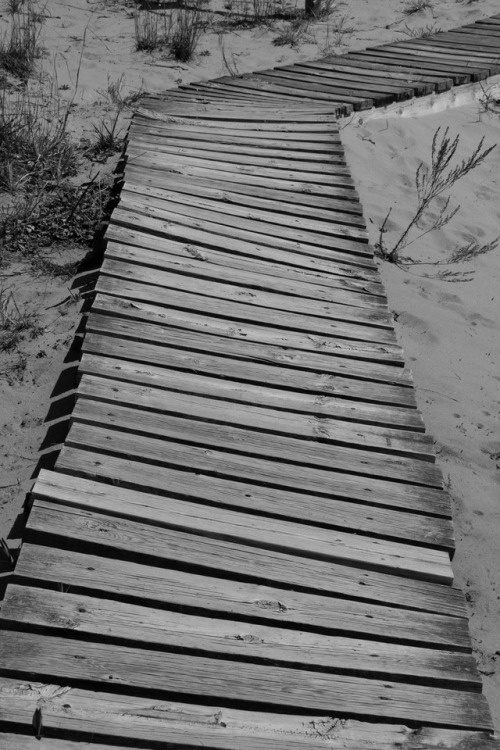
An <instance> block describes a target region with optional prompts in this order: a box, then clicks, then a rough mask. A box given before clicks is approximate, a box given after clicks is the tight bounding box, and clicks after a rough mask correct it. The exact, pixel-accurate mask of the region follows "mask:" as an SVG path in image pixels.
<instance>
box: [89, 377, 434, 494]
mask: <svg viewBox="0 0 500 750" xmlns="http://www.w3.org/2000/svg"><path fill="white" fill-rule="evenodd" d="M96 374H99V373H96ZM169 383H171V387H170V388H169V387H168V384H169ZM231 386H232V387H231ZM92 387H94V390H93V391H91V388H92ZM237 388H238V386H236V387H235V384H231V382H228V381H224V380H223V381H219V380H216V381H214V382H212V381H210V380H209V379H207V378H203V377H199V376H196V375H190V374H188V373H182V375H181V374H180V373H178V374H177V375H176V374H175V372H170V371H168V376H167V377H166V378H165V380H164V383H163V387H162V388H161V390H159V391H156V390H153V389H151V388H149V389H147V390H143V389H141V386H140V384H139V383H138V384H137V386H131V387H129V386H127V385H126V384H125V383H123V382H121V383H116V382H115V383H109V382H108V381H107V380H95V379H86V378H84V380H83V381H82V383H81V385H80V389H79V395H80V396H85V395H88V396H89V397H92V398H96V399H101V400H104V401H110V402H116V403H121V404H122V405H123V406H128V405H129V404H134V403H136V404H137V406H138V407H139V408H152V404H153V403H154V409H155V410H156V411H158V412H159V413H161V412H166V411H170V412H171V413H172V414H174V413H180V414H185V415H188V414H190V415H191V416H192V417H193V418H197V419H203V418H204V416H203V415H206V417H207V419H208V421H214V422H219V423H226V424H228V425H231V426H237V427H240V428H244V427H249V428H252V427H254V428H256V429H259V430H260V431H261V432H262V431H270V432H274V433H282V434H287V435H290V436H291V437H294V438H297V437H298V438H301V437H304V438H309V439H312V440H314V441H316V443H317V441H320V440H321V442H322V443H328V442H333V443H335V442H336V443H338V444H339V445H342V444H344V445H351V446H355V447H357V448H362V449H368V450H372V449H373V450H378V451H380V452H382V453H389V454H395V455H401V456H408V457H410V458H419V459H422V460H425V461H427V462H430V463H433V462H434V454H433V445H432V440H431V438H430V437H429V436H428V435H425V434H422V433H419V432H411V431H409V430H404V431H400V430H394V429H392V430H391V429H387V428H386V429H384V428H382V427H378V426H368V425H364V426H363V427H362V428H360V426H359V425H357V424H351V423H349V422H346V421H344V420H342V419H339V418H338V416H337V415H335V406H334V404H335V402H334V401H333V399H332V402H333V403H332V412H333V418H330V417H329V414H328V403H327V402H326V401H325V402H324V404H323V406H324V409H323V411H322V412H321V413H322V418H321V428H322V429H319V424H318V422H319V421H320V420H318V419H313V418H306V417H304V416H301V415H297V414H294V413H293V409H292V408H290V409H287V410H286V411H285V410H283V409H281V410H279V411H278V413H276V409H273V408H272V406H273V405H272V404H270V406H271V408H270V409H266V408H264V404H258V403H255V402H254V401H253V398H252V397H253V394H254V393H255V394H256V392H257V391H256V389H255V388H252V387H251V386H249V390H246V389H245V387H244V386H243V385H240V386H239V388H238V390H237ZM164 391H168V392H164ZM197 392H198V393H197ZM177 394H178V395H177ZM186 396H189V398H186ZM199 396H201V397H205V398H204V399H202V400H200V398H199ZM132 397H135V398H136V399H137V401H136V402H133V401H132V400H131V399H132ZM127 398H129V400H128V401H127ZM149 398H151V399H153V400H152V401H151V403H150V404H149V406H148V401H147V399H149ZM176 398H180V399H183V401H182V400H181V401H179V402H178V404H179V406H177V405H176ZM285 398H286V396H285ZM144 399H146V400H144ZM215 399H217V400H215ZM226 399H227V400H226ZM167 400H169V402H168V403H167ZM262 400H264V399H262ZM238 401H240V402H243V403H242V404H241V405H237V403H235V402H238ZM245 401H246V402H247V403H246V404H245V403H244V402H245ZM182 403H185V404H186V410H185V411H184V409H183V408H181V404H182ZM195 404H197V405H198V406H199V407H200V411H198V409H197V408H196V407H195ZM292 405H293V402H292V401H291V402H290V407H292ZM277 406H278V407H279V404H277ZM209 410H210V411H209ZM235 422H236V425H235ZM323 428H324V429H323ZM290 445H292V443H290ZM297 446H298V447H299V450H304V452H305V454H307V453H308V452H310V451H309V448H308V447H307V446H304V445H303V444H302V443H298V444H297ZM323 448H324V446H323V445H321V444H320V445H317V444H316V445H315V446H314V450H316V449H317V450H318V456H319V463H321V455H322V449H323ZM323 455H326V456H327V459H326V462H327V463H329V462H330V461H331V460H332V457H331V455H330V454H323ZM332 468H333V465H332ZM424 468H427V469H429V468H431V467H428V466H427V467H424ZM429 479H432V476H431V475H429ZM436 482H437V486H441V482H442V480H441V478H440V477H439V476H438V475H435V477H434V479H433V480H432V481H425V482H424V483H425V484H436Z"/></svg>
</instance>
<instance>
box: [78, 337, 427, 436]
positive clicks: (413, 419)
mask: <svg viewBox="0 0 500 750" xmlns="http://www.w3.org/2000/svg"><path fill="white" fill-rule="evenodd" d="M83 348H84V352H85V353H84V355H83V357H82V363H81V370H80V371H81V372H82V373H85V372H87V373H89V374H93V375H99V376H101V375H102V376H103V377H111V378H114V379H117V380H123V381H125V382H130V383H138V384H145V385H153V386H155V387H158V388H165V389H167V390H173V391H179V390H180V391H186V392H188V393H199V394H203V393H205V394H206V395H207V396H208V397H213V398H222V399H227V400H229V401H235V402H242V403H249V404H255V405H261V406H266V407H270V408H273V409H280V410H285V411H288V412H291V413H295V412H297V413H304V414H314V415H317V416H319V417H321V416H325V417H331V418H335V419H340V420H342V421H345V422H356V423H359V424H360V425H374V426H378V427H382V428H394V429H395V430H397V431H398V433H396V432H395V434H394V438H395V439H399V440H401V441H405V436H404V434H402V435H399V431H404V432H406V431H410V432H411V433H412V434H414V433H416V432H417V433H420V434H421V433H423V431H424V428H423V420H422V416H421V414H420V412H419V411H417V410H416V409H412V408H404V407H397V406H385V405H380V404H371V403H362V402H359V401H355V400H348V399H343V398H342V397H336V396H334V395H330V393H331V392H329V391H328V387H327V383H326V381H324V380H323V381H321V380H320V379H318V378H311V380H312V382H309V379H308V383H307V386H306V387H304V390H303V391H299V390H293V385H294V383H295V382H297V380H296V379H295V378H294V377H293V374H290V373H287V376H288V377H290V379H291V380H292V382H291V383H287V382H286V380H285V379H282V381H281V382H280V381H279V378H275V379H274V381H273V378H272V377H270V378H266V373H270V372H273V371H272V370H270V368H268V367H266V366H263V369H262V367H259V366H258V365H251V364H249V363H248V362H245V361H243V362H241V361H238V360H233V361H232V362H231V364H232V366H231V367H226V365H227V361H226V360H225V359H224V358H223V357H216V356H214V357H212V356H208V357H201V358H200V357H198V355H197V354H191V353H189V352H183V351H180V352H179V351H177V350H175V349H170V350H169V352H168V363H166V364H167V366H164V367H162V366H161V364H162V360H161V357H159V361H158V360H157V364H156V365H154V364H147V360H148V359H150V360H151V361H153V359H152V357H151V356H150V357H149V358H148V356H147V353H148V350H147V347H146V345H145V344H142V345H141V344H138V343H136V342H130V341H127V340H123V341H120V340H115V339H109V338H108V337H107V336H105V335H103V336H100V335H97V334H92V333H89V334H88V335H87V336H86V338H85V340H84V342H83ZM144 361H145V362H144ZM252 380H254V382H252ZM266 380H269V381H270V382H271V384H270V385H269V384H265V382H266ZM322 382H323V387H322ZM280 386H282V388H280ZM287 386H288V387H287ZM367 434H371V433H370V431H369V430H367ZM373 434H379V433H378V431H377V430H376V431H375V432H374V433H373ZM426 440H427V438H426V437H425V435H422V441H423V442H426Z"/></svg>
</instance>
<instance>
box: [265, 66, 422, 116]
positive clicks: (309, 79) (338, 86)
mask: <svg viewBox="0 0 500 750" xmlns="http://www.w3.org/2000/svg"><path fill="white" fill-rule="evenodd" d="M253 80H256V81H271V82H273V83H274V82H276V83H278V84H279V85H280V86H291V87H293V88H294V89H299V90H305V91H310V90H312V91H322V92H324V93H326V94H331V96H332V97H336V98H339V99H341V98H342V97H343V96H344V95H345V96H346V101H348V99H347V97H352V96H354V97H359V98H360V99H361V98H363V97H365V99H366V102H365V103H364V104H363V107H362V108H363V109H365V108H368V106H370V104H373V106H375V107H380V106H383V105H384V104H389V103H390V102H392V101H394V100H395V99H396V101H400V100H401V99H408V98H409V97H410V96H411V92H410V91H408V90H404V89H400V90H399V91H398V92H397V93H395V92H394V91H389V92H388V91H387V90H385V91H384V89H383V87H382V88H381V89H379V88H377V87H376V86H375V87H373V88H371V87H370V86H366V85H364V84H363V83H361V84H359V83H357V82H356V81H349V80H348V79H347V78H340V79H337V80H335V81H328V80H325V79H324V78H320V77H319V76H318V77H316V76H314V75H307V73H304V72H301V71H300V70H296V69H293V70H283V69H282V68H275V69H274V70H263V71H261V72H259V73H258V74H255V76H254V79H253Z"/></svg>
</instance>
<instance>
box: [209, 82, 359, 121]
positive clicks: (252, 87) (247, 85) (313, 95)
mask: <svg viewBox="0 0 500 750" xmlns="http://www.w3.org/2000/svg"><path fill="white" fill-rule="evenodd" d="M219 84H223V85H224V87H226V86H230V87H231V88H234V89H235V90H238V91H252V92H255V93H256V94H257V93H259V92H261V91H262V92H264V93H266V94H269V93H270V92H272V93H274V94H281V95H284V96H290V97H293V98H300V99H302V100H306V101H307V100H308V99H309V100H310V101H318V102H320V101H323V102H329V104H330V105H331V107H332V109H335V110H336V115H337V116H339V115H341V114H350V112H352V110H353V109H354V110H359V109H368V108H370V107H372V106H373V100H372V99H369V98H367V97H364V96H358V95H356V94H355V93H347V92H346V93H345V94H344V93H342V94H338V95H335V94H333V93H327V92H326V91H316V90H314V91H313V90H312V89H311V88H309V87H308V86H305V85H303V84H302V85H301V84H300V83H298V82H297V83H295V82H293V81H286V80H279V81H277V82H276V83H274V82H273V81H272V80H269V79H266V78H264V77H262V78H259V77H258V75H257V74H252V75H249V76H247V77H245V76H234V78H224V79H222V78H221V79H219ZM344 104H345V105H347V106H348V107H349V108H350V109H347V108H344Z"/></svg>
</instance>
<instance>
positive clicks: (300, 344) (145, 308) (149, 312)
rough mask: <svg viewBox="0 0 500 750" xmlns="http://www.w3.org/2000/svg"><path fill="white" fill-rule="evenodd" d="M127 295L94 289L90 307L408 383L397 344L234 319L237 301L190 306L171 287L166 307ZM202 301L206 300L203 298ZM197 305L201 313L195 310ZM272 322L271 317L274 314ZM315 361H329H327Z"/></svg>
mask: <svg viewBox="0 0 500 750" xmlns="http://www.w3.org/2000/svg"><path fill="white" fill-rule="evenodd" d="M104 286H106V285H104ZM126 295H127V296H128V287H125V291H124V298H120V297H118V296H115V295H114V294H113V289H111V290H110V293H109V294H106V293H105V294H101V293H99V292H98V293H97V295H96V297H95V299H94V304H93V308H92V309H93V311H94V312H101V313H104V314H107V315H115V316H118V317H121V318H123V319H126V318H130V319H132V320H145V321H149V322H150V323H158V324H160V325H165V324H166V323H168V325H170V326H173V327H177V328H186V329H191V330H193V331H203V332H205V333H212V334H216V335H219V336H227V337H229V338H235V339H243V340H245V341H256V342H261V343H263V344H270V345H274V346H283V347H287V348H289V349H290V348H292V349H303V350H305V351H309V352H316V353H318V352H322V353H324V354H325V355H330V356H337V357H342V358H343V359H344V360H346V361H347V362H348V365H349V366H352V368H353V369H352V370H351V372H352V374H356V372H355V371H356V368H357V367H358V368H359V369H358V371H357V374H358V375H360V376H361V377H363V376H364V377H365V379H367V380H370V379H371V380H378V379H382V380H383V379H386V380H389V381H390V382H392V383H406V384H408V385H410V384H412V379H411V373H410V371H409V370H405V369H403V359H402V354H401V351H400V350H399V349H398V347H397V346H395V345H394V346H390V345H385V344H377V343H374V342H362V341H356V340H354V339H352V340H349V341H347V340H345V339H343V338H339V337H332V336H318V335H317V334H314V333H310V334H305V333H302V332H301V331H300V330H299V331H296V330H294V329H292V330H287V329H286V328H274V327H273V326H269V327H266V326H265V325H263V324H262V322H261V320H258V322H257V323H253V322H245V321H244V316H242V317H243V320H239V321H237V320H236V314H237V313H238V309H239V308H238V304H237V303H236V304H235V307H234V309H233V308H232V306H231V304H229V305H228V306H226V305H224V306H223V307H222V309H218V308H217V309H215V307H216V303H214V302H213V301H212V300H211V299H210V298H208V299H207V298H203V301H202V302H201V304H200V302H199V301H198V305H196V304H194V305H193V307H192V308H190V305H189V303H190V298H191V297H193V295H190V294H183V293H182V292H180V293H177V292H175V291H173V290H172V291H170V292H169V296H168V302H169V307H168V311H167V310H166V309H165V307H160V306H158V305H148V304H146V303H145V302H140V301H135V302H131V301H130V300H128V299H126ZM205 300H207V301H206V302H205ZM201 308H202V313H200V312H199V311H200V309H201ZM191 309H194V311H193V312H191V311H190V310H191ZM231 312H232V313H233V316H234V317H233V318H231V317H222V316H224V314H226V315H227V314H228V313H231ZM217 313H218V314H217ZM204 315H205V317H204ZM273 322H275V321H274V314H273ZM292 322H293V321H292ZM356 360H359V362H356ZM365 360H367V364H363V363H364V361H365ZM319 361H321V362H327V360H319ZM376 363H379V364H382V365H384V367H383V368H379V367H377V365H376ZM327 366H328V365H327ZM340 366H342V365H340ZM363 368H364V369H363ZM384 368H385V369H384ZM384 376H385V377H384Z"/></svg>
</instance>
